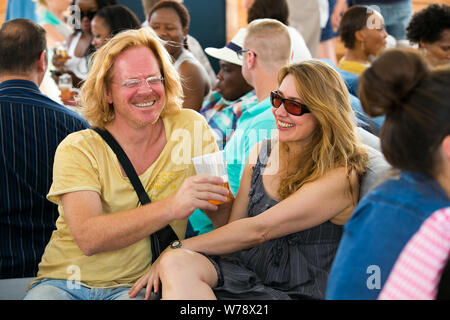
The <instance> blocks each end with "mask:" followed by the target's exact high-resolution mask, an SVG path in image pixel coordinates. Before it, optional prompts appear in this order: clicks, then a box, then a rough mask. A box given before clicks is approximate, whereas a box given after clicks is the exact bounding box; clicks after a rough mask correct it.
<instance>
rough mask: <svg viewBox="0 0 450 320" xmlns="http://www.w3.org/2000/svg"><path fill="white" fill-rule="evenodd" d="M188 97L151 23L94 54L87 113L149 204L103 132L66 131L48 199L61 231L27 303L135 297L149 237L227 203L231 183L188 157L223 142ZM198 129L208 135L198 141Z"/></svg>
mask: <svg viewBox="0 0 450 320" xmlns="http://www.w3.org/2000/svg"><path fill="white" fill-rule="evenodd" d="M181 97H182V88H181V84H180V80H179V76H178V73H177V72H176V70H175V69H174V67H173V65H172V63H171V60H170V56H169V54H168V53H167V51H166V49H164V47H163V45H162V43H161V42H160V40H159V38H158V37H157V35H156V34H155V33H154V32H153V31H152V30H151V29H150V28H143V29H140V30H129V31H125V32H122V33H120V34H119V35H117V36H115V37H114V38H113V39H111V40H109V41H108V42H107V43H106V44H105V45H104V46H103V47H102V48H101V49H100V50H99V51H97V52H96V53H95V56H94V60H93V64H92V69H91V72H90V74H89V76H88V78H87V79H86V82H85V84H84V85H83V87H82V90H81V104H82V107H83V108H84V109H85V111H86V112H85V116H86V119H87V120H88V121H89V122H90V123H92V125H93V126H95V127H97V128H99V129H103V130H107V131H108V132H109V133H110V134H111V135H112V136H113V138H115V139H116V140H117V143H118V144H119V145H120V146H121V147H122V149H123V150H124V152H125V154H126V156H127V157H128V158H129V160H130V162H131V164H132V166H133V167H134V169H135V171H136V173H137V175H138V178H139V180H140V181H141V182H142V185H143V188H144V190H145V193H147V194H148V196H149V197H150V199H151V201H152V202H151V203H149V204H144V203H140V201H139V198H138V196H137V193H136V192H135V190H134V188H133V185H132V184H131V182H130V178H129V177H128V176H127V174H126V173H125V171H124V169H123V167H122V166H121V163H120V162H119V161H118V158H117V156H116V154H115V153H114V151H113V150H112V149H111V148H110V147H109V146H108V144H107V143H106V141H104V140H103V138H102V137H101V136H100V135H99V134H98V133H97V132H96V131H94V130H90V129H89V130H83V131H80V132H77V133H75V134H72V135H69V136H68V137H67V138H66V139H65V140H63V142H61V144H60V145H59V146H58V149H57V151H56V155H55V165H54V174H53V183H52V186H51V188H50V191H49V193H48V195H47V198H48V199H49V200H50V201H52V202H54V203H56V204H57V205H58V211H59V214H60V216H59V218H58V220H57V222H56V225H57V229H56V231H55V232H54V233H53V234H52V237H51V239H50V242H49V243H48V245H47V247H46V249H45V252H44V255H43V258H42V261H41V263H40V264H39V272H38V277H37V278H36V279H35V280H34V281H33V283H32V284H31V288H30V289H29V291H28V293H27V295H26V297H25V298H26V299H128V290H129V288H130V287H131V286H132V284H133V283H134V282H135V281H136V280H137V279H138V278H139V277H140V276H141V275H142V274H143V273H144V272H145V271H146V269H147V268H148V267H149V266H150V264H151V261H152V256H153V255H154V252H153V250H152V248H153V247H152V248H151V246H150V239H149V238H150V237H149V236H150V235H151V234H153V233H155V232H157V231H158V230H161V229H163V228H165V227H166V226H167V225H170V227H171V229H172V231H173V232H174V233H175V234H176V236H177V237H178V238H179V239H183V238H184V235H185V232H186V223H187V218H188V216H189V215H190V214H191V213H192V212H193V211H194V209H196V208H201V209H203V210H205V211H206V212H207V213H208V210H214V211H215V210H217V207H216V206H215V205H212V204H211V203H209V202H208V201H207V200H218V201H223V200H224V198H226V197H225V195H226V194H227V193H228V192H227V189H226V188H223V187H220V186H218V185H217V184H220V183H221V182H222V180H221V179H220V178H218V177H213V176H203V177H199V176H194V175H195V169H194V166H193V165H192V162H191V161H190V159H191V158H192V157H195V156H199V155H202V154H206V153H210V152H213V151H217V145H216V143H215V141H214V137H213V135H212V133H211V131H210V129H209V127H208V126H207V124H206V121H205V120H204V119H203V117H202V116H201V115H199V114H198V113H197V112H195V111H193V110H187V109H182V108H181V105H182V98H181ZM198 131H201V135H200V136H201V137H202V138H203V139H195V141H194V134H195V133H196V132H198ZM199 140H200V142H199ZM173 150H183V154H180V155H178V154H176V153H174V152H173ZM183 159H187V160H188V161H180V160H183ZM191 176H194V177H191ZM224 206H225V205H224ZM214 213H215V215H216V217H220V213H218V212H217V211H215V212H214ZM161 246H163V244H162V243H161ZM164 248H165V247H163V248H162V249H164ZM69 282H70V285H68V283H69Z"/></svg>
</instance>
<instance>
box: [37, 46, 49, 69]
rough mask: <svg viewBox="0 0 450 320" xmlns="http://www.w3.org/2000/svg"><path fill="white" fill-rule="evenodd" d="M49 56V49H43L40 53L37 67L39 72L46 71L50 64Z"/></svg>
mask: <svg viewBox="0 0 450 320" xmlns="http://www.w3.org/2000/svg"><path fill="white" fill-rule="evenodd" d="M47 59H48V57H47V50H43V51H42V52H41V54H40V55H39V59H38V64H37V68H38V71H39V72H42V73H44V72H45V71H46V70H47V66H48V62H47V61H48V60H47Z"/></svg>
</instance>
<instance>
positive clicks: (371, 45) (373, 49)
mask: <svg viewBox="0 0 450 320" xmlns="http://www.w3.org/2000/svg"><path fill="white" fill-rule="evenodd" d="M360 32H361V33H362V35H363V37H364V40H363V43H364V48H365V51H366V53H367V54H368V55H373V56H377V55H378V54H379V53H380V52H381V51H382V50H383V49H384V48H385V46H386V37H387V33H386V29H385V28H384V19H383V17H382V16H381V14H379V13H378V12H376V11H374V13H373V14H371V15H370V16H369V17H368V19H367V24H366V26H365V27H364V28H363V29H362V30H361V31H360Z"/></svg>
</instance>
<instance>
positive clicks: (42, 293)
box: [23, 283, 73, 300]
mask: <svg viewBox="0 0 450 320" xmlns="http://www.w3.org/2000/svg"><path fill="white" fill-rule="evenodd" d="M72 299H73V296H72V295H71V294H70V293H69V292H67V291H65V290H63V289H61V288H58V287H56V286H53V285H50V284H46V283H42V284H37V285H36V286H34V287H32V288H31V289H30V290H29V291H28V292H27V294H26V295H25V296H24V297H23V300H72Z"/></svg>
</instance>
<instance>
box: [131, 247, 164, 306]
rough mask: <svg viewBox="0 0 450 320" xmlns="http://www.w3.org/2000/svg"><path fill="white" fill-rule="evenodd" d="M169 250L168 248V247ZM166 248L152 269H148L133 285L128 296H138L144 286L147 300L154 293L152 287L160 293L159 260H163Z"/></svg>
mask: <svg viewBox="0 0 450 320" xmlns="http://www.w3.org/2000/svg"><path fill="white" fill-rule="evenodd" d="M166 250H167V249H166ZM166 250H164V251H163V252H162V253H161V255H160V256H159V257H158V259H156V261H155V262H154V263H153V264H152V266H151V267H150V269H149V270H148V271H147V273H146V274H144V275H143V276H142V277H140V278H139V279H138V280H137V281H136V283H135V284H134V285H133V286H132V287H131V289H130V291H128V296H129V297H130V298H134V297H136V295H137V294H138V293H139V292H140V291H141V289H142V288H144V287H146V289H145V300H150V296H151V293H152V289H153V291H154V292H155V293H158V291H159V283H160V279H159V262H160V261H161V257H162V256H163V254H164V253H165V252H166Z"/></svg>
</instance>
